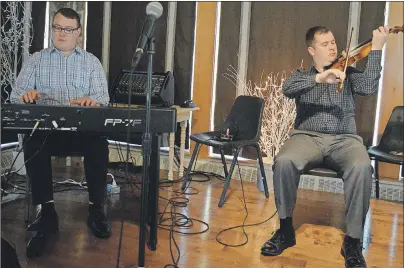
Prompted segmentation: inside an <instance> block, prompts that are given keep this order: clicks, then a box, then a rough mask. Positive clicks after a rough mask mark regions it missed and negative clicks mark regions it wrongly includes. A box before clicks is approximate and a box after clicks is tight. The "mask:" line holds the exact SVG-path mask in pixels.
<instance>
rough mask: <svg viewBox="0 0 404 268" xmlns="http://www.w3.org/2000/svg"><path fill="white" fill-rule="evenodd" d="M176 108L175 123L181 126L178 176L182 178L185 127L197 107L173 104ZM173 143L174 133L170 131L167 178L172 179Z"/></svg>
mask: <svg viewBox="0 0 404 268" xmlns="http://www.w3.org/2000/svg"><path fill="white" fill-rule="evenodd" d="M173 107H174V108H175V109H177V123H180V127H181V140H180V167H179V170H178V177H179V178H182V176H183V175H184V169H183V167H184V154H185V132H186V129H187V124H188V120H189V119H190V118H191V113H192V112H193V111H198V110H199V107H195V108H182V107H180V106H177V105H174V106H173ZM174 144H175V133H170V150H169V153H168V179H169V180H173V166H174Z"/></svg>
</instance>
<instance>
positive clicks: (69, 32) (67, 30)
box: [52, 25, 80, 34]
mask: <svg viewBox="0 0 404 268" xmlns="http://www.w3.org/2000/svg"><path fill="white" fill-rule="evenodd" d="M79 28H80V27H77V28H75V29H72V28H62V27H59V26H55V25H52V30H53V31H54V32H60V31H64V32H65V33H67V34H72V33H73V32H74V31H75V30H77V29H79Z"/></svg>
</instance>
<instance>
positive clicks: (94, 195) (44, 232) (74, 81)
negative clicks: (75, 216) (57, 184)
mask: <svg viewBox="0 0 404 268" xmlns="http://www.w3.org/2000/svg"><path fill="white" fill-rule="evenodd" d="M52 30H53V31H52V40H53V47H51V48H47V49H44V50H42V51H40V52H36V53H34V54H33V55H32V56H31V57H30V58H29V59H28V61H27V62H26V63H25V64H24V66H23V68H22V70H21V72H20V74H19V76H18V78H17V81H16V89H15V90H13V91H12V93H11V97H10V100H11V102H13V103H17V102H24V103H34V102H36V103H38V104H48V105H69V104H74V105H81V106H99V105H106V104H108V102H109V95H108V86H107V80H106V77H105V74H104V71H103V68H102V66H101V63H100V61H99V60H98V59H97V58H96V57H95V56H94V55H92V54H91V53H88V52H86V51H84V50H83V49H81V48H80V47H79V46H77V45H76V44H77V41H78V39H79V36H80V34H81V25H80V17H79V15H78V14H77V12H76V11H74V10H72V9H70V8H62V9H60V10H58V11H57V12H56V13H55V15H54V17H53V24H52ZM27 105H30V104H27ZM31 105H32V104H31ZM27 136H28V135H27ZM27 136H26V137H25V139H24V145H23V149H24V158H25V161H26V168H27V174H28V176H29V178H30V180H31V182H32V199H33V203H34V205H41V210H40V211H39V213H38V215H37V218H36V220H35V221H34V222H33V223H32V224H31V225H29V227H28V231H36V234H35V235H34V236H33V237H32V238H31V239H30V241H29V242H28V245H27V256H28V257H34V256H40V255H42V253H43V250H44V246H45V244H46V241H47V240H48V238H49V236H50V235H51V234H52V233H55V232H57V231H58V228H59V226H58V215H57V213H56V210H55V206H54V201H53V182H52V170H51V155H52V152H54V151H62V152H64V151H67V152H72V151H73V152H77V151H80V152H82V154H83V156H84V169H85V175H86V180H87V185H88V192H89V203H90V205H89V215H88V220H87V225H88V227H89V228H90V230H91V231H92V233H93V234H94V235H95V236H96V237H99V238H108V237H109V236H110V234H111V230H110V227H109V226H108V224H107V219H106V216H105V215H104V213H103V204H104V196H105V189H106V176H107V164H108V154H109V152H108V141H107V140H106V138H105V137H99V136H87V135H85V134H81V133H72V132H69V133H60V132H53V133H50V134H43V133H40V132H37V133H35V132H34V133H33V135H32V137H29V138H27Z"/></svg>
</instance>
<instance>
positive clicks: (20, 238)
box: [1, 167, 404, 268]
mask: <svg viewBox="0 0 404 268" xmlns="http://www.w3.org/2000/svg"><path fill="white" fill-rule="evenodd" d="M76 169H77V168H66V167H59V168H57V170H56V172H57V173H58V174H57V175H55V177H59V179H61V178H62V177H64V178H65V179H66V178H69V177H72V176H73V177H74V176H79V177H80V176H82V175H80V174H81V169H80V170H79V171H77V170H76ZM162 173H163V174H165V173H166V172H162ZM77 174H79V175H77ZM222 185H223V182H221V181H219V180H218V179H212V181H209V182H194V183H192V185H191V186H192V187H194V188H196V189H197V190H198V191H199V193H198V194H196V195H191V196H187V197H188V198H189V199H190V201H189V204H188V206H187V207H186V208H181V209H178V210H177V212H181V213H184V214H186V215H187V216H188V217H191V218H194V219H198V220H201V221H205V222H207V223H208V224H209V230H208V231H207V232H205V233H203V234H194V235H181V234H175V235H174V237H175V240H176V241H177V243H178V246H179V248H180V261H179V263H178V267H187V268H188V267H198V268H199V267H200V268H205V267H209V268H210V267H212V268H213V267H274V268H275V267H313V268H319V267H327V268H333V267H341V268H342V267H344V259H343V257H342V256H341V255H340V253H339V252H340V246H341V243H342V239H343V231H342V230H343V228H344V199H343V195H339V194H332V193H322V192H316V191H310V190H299V193H298V201H297V206H296V209H295V216H294V226H295V229H296V235H297V237H296V238H297V244H296V246H294V247H293V248H290V249H287V250H286V251H285V252H284V253H283V254H282V255H281V256H278V257H263V256H261V255H260V248H261V245H262V244H263V243H264V242H265V241H266V240H267V239H268V238H269V237H270V234H271V232H273V231H274V230H275V229H276V228H277V227H278V218H277V215H275V217H274V218H273V219H271V220H269V221H268V222H266V223H264V224H261V225H259V226H254V227H247V228H246V232H247V234H248V243H247V244H246V245H244V246H242V247H226V246H223V245H221V244H219V243H218V242H217V241H216V236H217V234H218V233H219V232H220V231H221V230H223V229H225V228H229V227H232V226H235V225H239V224H241V223H242V221H243V219H244V217H245V214H246V213H245V211H244V208H243V204H242V191H241V185H240V182H239V181H232V183H231V189H230V191H229V197H228V200H227V202H226V204H225V205H224V206H223V207H222V208H218V207H217V203H218V201H219V196H220V193H221V189H222ZM178 187H179V185H178V184H176V185H174V187H173V188H174V189H177V188H178ZM244 188H245V198H246V200H247V207H248V213H249V217H248V219H247V222H246V223H247V224H250V223H257V222H261V221H264V220H265V219H267V218H269V217H270V216H271V215H272V214H273V213H274V212H275V210H276V208H275V205H274V198H273V194H272V192H271V194H270V198H269V199H266V198H265V196H264V195H263V194H262V193H260V192H259V191H258V190H257V188H256V185H255V184H252V183H244ZM127 189H128V191H127V192H126V191H125V195H126V196H127V198H125V201H126V202H125V203H126V209H125V223H124V231H123V237H124V239H123V245H122V252H121V260H120V265H119V267H125V268H128V267H137V260H138V257H137V254H138V223H139V207H140V202H139V197H138V196H139V192H138V191H135V194H134V195H133V194H132V192H131V190H130V187H128V188H127ZM171 189H172V188H166V189H165V190H160V196H161V197H164V198H170V197H171V196H175V194H173V193H172V192H169V190H171ZM87 198H88V197H87V193H86V192H85V191H69V192H64V193H58V194H56V195H55V202H56V208H57V210H58V213H59V220H60V233H59V235H58V237H57V239H55V241H53V242H52V244H51V245H50V246H49V247H48V248H47V250H46V255H44V256H43V257H41V258H38V259H35V260H29V261H28V266H27V267H29V268H34V267H38V268H39V267H41V268H43V267H52V268H53V267H57V268H65V267H66V268H74V267H82V268H89V267H101V268H103V267H106V268H109V267H116V258H117V253H118V243H119V230H120V217H121V216H120V215H121V214H120V213H121V212H120V211H121V206H120V205H121V203H120V202H119V200H115V201H114V200H113V202H112V203H111V204H110V207H109V209H108V218H109V221H110V222H111V224H112V231H113V234H112V236H111V237H110V238H109V239H108V240H99V239H97V238H94V237H93V236H91V235H90V234H89V232H88V230H87V228H86V216H87V207H88V205H87V202H88V199H87ZM166 204H167V201H166V200H164V199H163V198H160V209H161V210H163V209H164V208H165V206H166ZM1 212H2V214H1V223H2V226H1V231H2V236H3V237H4V238H6V239H8V240H9V241H12V242H13V243H14V244H15V245H16V248H17V253H18V257H19V259H20V262H21V265H22V267H24V266H25V264H26V262H27V259H26V257H25V245H26V243H27V241H28V236H29V233H28V232H26V231H25V223H24V221H23V215H24V202H22V201H21V200H18V201H15V202H12V203H7V204H6V205H4V206H3V207H2V211H1ZM204 228H205V227H204V226H203V225H201V224H198V223H197V222H195V223H194V226H193V227H192V228H190V229H189V230H184V231H187V232H191V231H193V232H195V231H201V230H203V229H204ZM220 238H221V240H222V241H223V242H225V243H228V244H239V243H242V242H243V241H244V240H245V237H244V236H243V233H242V230H241V229H240V228H239V229H236V230H232V231H229V232H226V233H224V234H223V235H222V236H221V237H220ZM169 241H170V240H169V231H166V230H162V229H159V233H158V248H157V250H156V251H155V252H152V251H150V250H148V249H146V265H145V266H146V267H164V266H165V265H166V264H170V263H172V260H171V255H170V246H169ZM364 247H365V250H364V255H365V258H366V260H367V263H368V267H373V268H374V267H379V268H388V267H403V263H404V261H403V205H402V204H396V203H392V202H386V201H379V200H372V201H371V208H370V211H369V214H368V219H367V223H366V230H365V240H364ZM173 251H174V256H177V252H176V251H175V248H174V245H173Z"/></svg>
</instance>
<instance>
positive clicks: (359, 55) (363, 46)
mask: <svg viewBox="0 0 404 268" xmlns="http://www.w3.org/2000/svg"><path fill="white" fill-rule="evenodd" d="M399 32H404V25H403V26H395V27H394V28H391V29H390V30H389V33H394V34H397V33H399ZM351 33H352V32H351ZM371 50H372V39H369V40H366V41H364V42H362V43H360V44H359V45H357V46H356V47H355V48H353V49H351V50H349V51H348V50H347V51H348V53H346V52H344V51H343V52H342V53H341V55H339V56H338V57H337V59H336V60H335V61H334V62H333V63H331V64H330V65H328V66H326V67H324V69H325V70H328V69H338V70H340V71H343V72H345V70H346V67H347V66H350V65H352V64H354V63H356V62H358V61H360V60H362V59H364V58H366V57H367V56H368V55H369V52H370V51H371ZM347 58H348V60H346V59H347ZM341 88H342V87H341ZM338 89H339V88H338ZM338 89H337V91H340V90H338Z"/></svg>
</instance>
